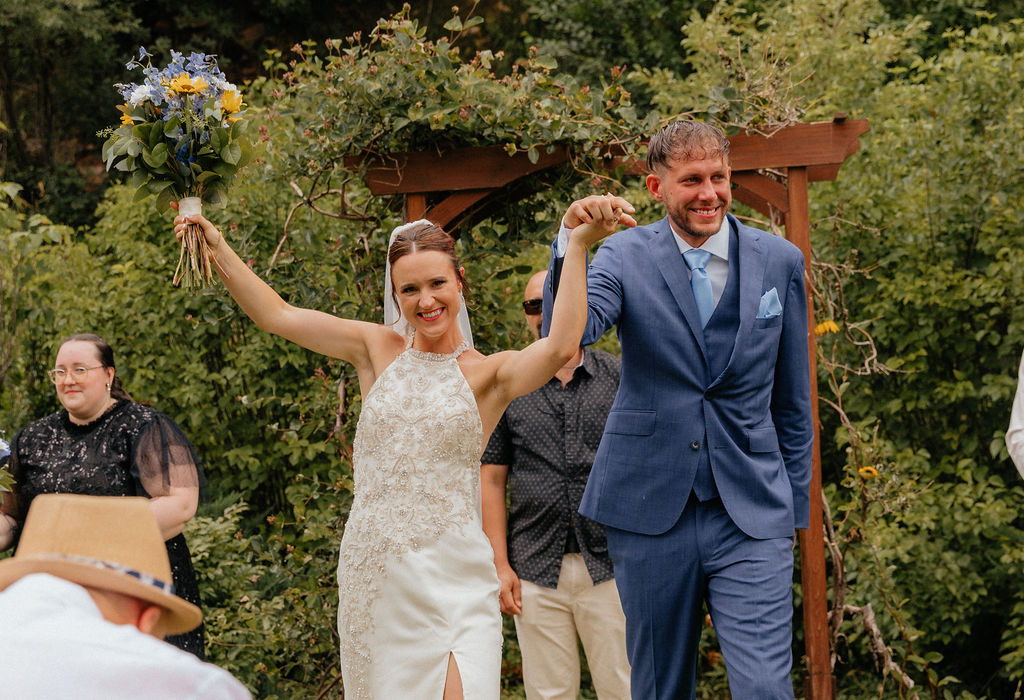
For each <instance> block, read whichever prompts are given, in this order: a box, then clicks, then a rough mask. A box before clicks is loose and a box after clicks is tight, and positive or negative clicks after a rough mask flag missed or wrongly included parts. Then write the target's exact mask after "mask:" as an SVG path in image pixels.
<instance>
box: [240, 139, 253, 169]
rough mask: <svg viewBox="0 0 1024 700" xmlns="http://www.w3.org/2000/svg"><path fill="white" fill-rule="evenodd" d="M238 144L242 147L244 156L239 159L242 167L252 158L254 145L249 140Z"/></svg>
mask: <svg viewBox="0 0 1024 700" xmlns="http://www.w3.org/2000/svg"><path fill="white" fill-rule="evenodd" d="M238 146H239V148H241V149H242V156H241V158H239V159H238V167H239V168H241V167H243V166H245V165H247V164H248V163H249V161H250V160H252V146H250V145H249V142H248V141H239V142H238Z"/></svg>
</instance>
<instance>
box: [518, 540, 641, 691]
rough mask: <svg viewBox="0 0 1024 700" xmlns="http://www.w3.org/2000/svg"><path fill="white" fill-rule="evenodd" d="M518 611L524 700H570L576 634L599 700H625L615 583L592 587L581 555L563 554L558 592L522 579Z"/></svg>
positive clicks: (575, 678) (622, 628) (625, 664)
mask: <svg viewBox="0 0 1024 700" xmlns="http://www.w3.org/2000/svg"><path fill="white" fill-rule="evenodd" d="M522 596H523V613H522V614H521V615H516V616H515V624H516V636H517V637H518V639H519V648H520V650H521V651H522V654H523V680H524V683H525V685H526V697H527V698H528V700H576V698H577V696H578V695H579V688H580V656H579V647H578V644H577V641H576V639H577V636H578V637H579V640H580V641H582V642H583V651H584V653H586V655H587V664H588V666H589V667H590V675H591V678H593V680H594V690H595V691H596V692H597V697H598V698H599V699H600V700H629V661H628V660H627V659H626V618H625V616H624V615H623V614H622V605H621V603H620V602H619V592H618V590H617V589H616V587H615V581H614V580H611V581H605V582H604V583H600V584H598V585H596V586H595V585H594V584H593V583H592V581H591V579H590V574H588V573H587V566H586V564H584V562H583V555H581V554H566V555H565V556H564V557H563V558H562V570H561V573H560V575H559V577H558V588H557V589H551V588H544V587H543V586H538V585H536V584H533V583H530V582H529V581H522Z"/></svg>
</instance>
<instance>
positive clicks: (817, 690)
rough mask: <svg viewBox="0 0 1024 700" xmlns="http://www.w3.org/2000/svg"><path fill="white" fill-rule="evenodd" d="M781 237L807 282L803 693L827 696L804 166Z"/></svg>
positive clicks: (792, 171) (792, 182) (818, 698)
mask: <svg viewBox="0 0 1024 700" xmlns="http://www.w3.org/2000/svg"><path fill="white" fill-rule="evenodd" d="M788 175H789V177H788V178H787V179H788V182H787V190H788V192H789V211H788V212H787V214H786V238H788V239H789V240H790V241H792V242H793V243H794V244H795V245H796V246H797V247H798V248H800V250H801V251H802V252H803V254H804V261H805V265H806V268H805V269H806V276H805V282H806V285H807V288H808V289H807V292H808V293H807V348H808V352H809V353H810V367H811V416H812V419H813V421H814V447H813V453H812V471H811V518H810V527H808V528H807V529H806V530H800V531H799V532H800V573H801V582H802V584H803V586H802V591H803V603H804V647H805V652H806V654H807V680H806V696H807V698H809V700H832V698H833V697H834V694H833V683H832V668H831V661H830V660H829V657H830V652H829V643H828V580H827V577H826V575H825V535H824V527H823V521H822V508H821V448H820V442H819V441H820V439H821V435H820V426H819V424H818V382H817V376H818V375H817V371H818V367H817V366H818V361H817V351H816V349H815V345H816V343H815V335H814V326H815V322H814V299H813V297H812V296H811V294H810V287H811V222H810V212H809V208H808V205H807V168H789V170H788Z"/></svg>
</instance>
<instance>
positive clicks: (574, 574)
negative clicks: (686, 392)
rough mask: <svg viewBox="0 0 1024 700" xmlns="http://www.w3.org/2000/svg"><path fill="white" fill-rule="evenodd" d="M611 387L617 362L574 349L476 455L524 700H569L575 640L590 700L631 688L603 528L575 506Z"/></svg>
mask: <svg viewBox="0 0 1024 700" xmlns="http://www.w3.org/2000/svg"><path fill="white" fill-rule="evenodd" d="M546 274H547V273H546V272H538V273H537V274H536V275H534V276H533V277H532V278H530V281H529V282H528V283H527V285H526V290H525V291H526V293H525V301H524V302H523V310H524V311H525V313H526V319H527V323H528V324H529V326H530V330H531V332H532V333H533V334H534V336H535V337H539V336H540V325H541V291H542V289H543V285H544V277H545V275H546ZM618 386H619V359H618V358H617V357H615V356H614V355H609V354H608V353H606V352H601V351H600V350H594V349H592V348H588V349H587V350H586V353H584V351H583V349H582V348H581V349H580V351H579V352H578V353H577V354H576V355H575V356H574V357H573V358H572V360H570V361H569V362H568V363H567V364H566V365H565V366H564V367H563V368H562V369H560V370H559V371H558V373H557V374H556V375H555V377H554V378H553V379H552V380H551V381H550V382H548V383H547V384H546V385H545V386H542V387H541V388H540V389H537V390H536V391H534V392H533V393H531V394H527V395H526V396H520V397H519V398H517V399H515V400H514V401H512V403H511V404H510V405H509V407H508V409H507V410H506V411H505V415H504V416H502V418H501V421H500V422H499V423H498V426H497V427H496V428H495V430H494V433H493V434H492V435H491V439H490V442H489V443H488V445H487V450H486V451H485V452H484V455H483V460H482V461H483V465H482V467H481V469H482V473H481V476H482V480H481V489H482V500H483V523H484V532H486V533H487V536H488V538H490V540H491V546H492V547H493V548H494V563H495V566H496V567H497V570H498V578H499V579H500V580H501V611H502V612H503V613H506V614H508V615H514V616H515V618H514V619H515V624H516V635H517V637H518V639H519V647H520V649H521V651H522V656H523V678H524V682H525V685H526V697H527V698H528V700H540V699H544V700H555V699H558V700H561V699H563V698H564V699H565V700H575V698H576V697H577V695H578V694H579V687H580V659H579V650H578V649H579V647H578V642H577V637H578V638H579V639H580V640H581V641H582V642H583V649H584V652H585V653H586V655H587V661H588V665H589V667H590V674H591V678H592V679H593V681H594V690H595V691H596V692H597V695H598V698H600V700H619V699H621V700H627V699H628V698H629V695H630V693H629V662H628V660H627V658H626V637H625V635H626V632H625V617H624V616H623V614H622V606H621V604H620V602H619V594H618V590H617V589H616V587H615V580H614V579H613V578H612V562H611V559H610V558H609V557H608V547H607V543H606V541H605V530H604V527H603V526H602V525H599V524H598V523H595V522H594V521H593V520H589V519H587V518H584V517H583V516H582V515H580V514H579V513H578V512H577V509H578V508H579V505H580V499H581V498H582V497H583V489H584V487H585V486H586V484H587V477H588V476H589V475H590V467H591V465H592V464H593V460H594V454H595V453H596V452H597V446H598V443H599V442H600V440H601V434H602V433H603V432H604V424H605V419H606V418H607V417H608V411H609V409H610V408H611V405H612V400H613V399H614V398H615V392H616V391H617V390H618ZM509 482H510V485H511V501H510V507H509V511H508V513H507V518H506V510H505V489H506V483H509Z"/></svg>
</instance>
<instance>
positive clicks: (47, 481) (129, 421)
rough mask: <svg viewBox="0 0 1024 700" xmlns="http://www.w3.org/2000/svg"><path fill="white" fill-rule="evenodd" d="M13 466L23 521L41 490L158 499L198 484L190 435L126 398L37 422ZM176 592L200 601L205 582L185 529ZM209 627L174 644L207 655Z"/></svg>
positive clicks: (14, 449) (174, 566)
mask: <svg viewBox="0 0 1024 700" xmlns="http://www.w3.org/2000/svg"><path fill="white" fill-rule="evenodd" d="M8 471H10V472H11V474H12V475H13V476H14V479H15V494H16V503H17V505H16V512H13V513H10V515H12V516H13V517H15V518H16V519H17V520H18V522H19V523H24V521H25V515H26V514H27V513H28V509H29V506H30V505H31V504H32V499H34V498H35V497H36V496H38V495H39V494H43V493H75V494H86V495H91V496H143V497H146V498H155V497H157V496H164V495H167V494H168V493H170V489H171V488H172V487H197V488H198V487H199V485H200V480H201V475H200V471H199V460H198V458H197V457H196V453H195V449H194V448H193V447H192V444H191V443H190V442H189V440H188V438H187V437H185V434H184V433H183V432H182V430H181V428H179V427H178V426H177V424H175V423H174V421H172V420H171V419H170V418H168V417H167V416H165V415H164V414H163V413H161V412H160V411H157V410H156V409H154V408H151V407H149V406H144V405H142V404H138V403H134V402H132V401H128V400H126V399H119V400H118V402H117V403H116V404H115V405H114V406H113V407H112V408H111V409H110V410H109V411H107V412H106V413H104V414H103V415H102V416H100V417H99V418H97V419H96V420H95V421H93V422H92V423H89V424H87V425H77V424H75V423H72V422H71V420H70V419H69V418H68V412H67V411H64V410H62V411H58V412H57V413H53V414H51V415H49V416H47V417H46V418H42V419H40V420H37V421H35V422H33V423H30V424H29V425H28V426H27V427H25V428H24V429H23V430H21V432H19V433H18V434H17V435H16V436H15V438H14V441H13V442H12V444H11V457H10V465H9V466H8ZM166 544H167V556H168V558H169V559H170V561H171V571H172V573H173V576H174V588H175V592H176V593H177V594H178V595H179V596H181V597H182V598H184V599H185V600H187V601H189V602H190V603H194V604H195V605H199V604H200V602H199V586H198V584H197V582H196V575H195V571H194V570H193V568H192V555H191V553H190V552H189V550H188V545H187V544H186V542H185V536H184V535H180V534H179V535H176V536H175V537H172V538H171V539H169V540H167V543H166ZM203 639H204V633H203V626H202V625H200V626H199V627H198V628H196V629H194V630H192V631H191V632H187V633H185V634H181V635H174V636H171V637H167V641H168V642H170V643H171V644H173V645H175V646H177V647H179V648H181V649H184V650H185V651H188V652H191V653H193V654H195V655H196V656H198V657H199V658H201V659H202V658H204V656H205V654H204V650H203Z"/></svg>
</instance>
